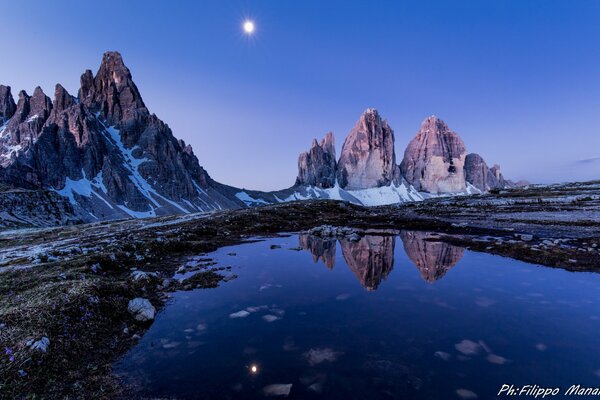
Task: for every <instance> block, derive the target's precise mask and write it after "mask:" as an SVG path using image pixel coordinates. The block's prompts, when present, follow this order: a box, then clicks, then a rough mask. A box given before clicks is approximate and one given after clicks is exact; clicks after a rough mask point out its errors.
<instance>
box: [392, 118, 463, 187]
mask: <svg viewBox="0 0 600 400" xmlns="http://www.w3.org/2000/svg"><path fill="white" fill-rule="evenodd" d="M466 155H467V151H466V148H465V144H464V143H463V141H462V140H461V138H460V137H459V136H458V135H457V134H456V133H455V132H453V131H451V130H450V128H448V125H446V123H445V122H444V121H442V120H441V119H439V118H437V117H436V116H431V117H429V118H427V119H425V121H423V123H422V124H421V128H420V129H419V131H418V132H417V135H416V136H415V138H414V139H413V140H412V141H411V142H410V143H409V145H408V147H407V148H406V151H405V152H404V159H403V160H402V163H401V164H400V171H401V173H402V175H403V176H404V178H405V179H406V180H407V181H408V183H410V184H411V185H413V186H414V187H415V189H417V190H419V191H424V192H429V193H434V194H437V193H454V192H462V191H464V190H466V183H465V175H464V171H463V167H464V163H465V157H466Z"/></svg>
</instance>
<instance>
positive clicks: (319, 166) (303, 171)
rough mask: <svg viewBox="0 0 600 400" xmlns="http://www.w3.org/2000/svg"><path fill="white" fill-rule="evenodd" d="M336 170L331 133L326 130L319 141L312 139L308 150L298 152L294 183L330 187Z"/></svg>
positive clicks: (322, 187) (332, 184)
mask: <svg viewBox="0 0 600 400" xmlns="http://www.w3.org/2000/svg"><path fill="white" fill-rule="evenodd" d="M336 171H337V162H336V161H335V145H334V142H333V133H331V132H328V133H327V134H326V135H325V138H323V139H322V140H321V142H320V143H317V140H316V139H313V142H312V145H311V146H310V150H309V151H308V152H304V153H302V154H300V157H299V158H298V177H297V178H296V185H307V186H315V187H318V188H321V189H327V188H332V187H333V186H334V185H335V179H336Z"/></svg>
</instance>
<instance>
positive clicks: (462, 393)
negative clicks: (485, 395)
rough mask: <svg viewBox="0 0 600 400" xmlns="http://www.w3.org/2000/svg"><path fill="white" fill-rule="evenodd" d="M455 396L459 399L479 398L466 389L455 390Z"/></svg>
mask: <svg viewBox="0 0 600 400" xmlns="http://www.w3.org/2000/svg"><path fill="white" fill-rule="evenodd" d="M456 394H457V395H458V397H460V398H461V399H476V398H478V397H479V396H477V394H476V393H474V392H472V391H470V390H467V389H456Z"/></svg>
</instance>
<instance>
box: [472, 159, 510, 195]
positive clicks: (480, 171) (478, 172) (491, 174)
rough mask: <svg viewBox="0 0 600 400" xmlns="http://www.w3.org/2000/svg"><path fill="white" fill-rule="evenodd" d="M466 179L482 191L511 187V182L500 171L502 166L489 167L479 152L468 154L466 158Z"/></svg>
mask: <svg viewBox="0 0 600 400" xmlns="http://www.w3.org/2000/svg"><path fill="white" fill-rule="evenodd" d="M465 179H466V180H467V182H469V183H470V184H472V185H473V186H475V187H476V188H477V189H479V190H481V191H484V192H485V191H488V190H491V189H502V188H506V187H511V186H512V185H511V184H510V182H508V181H507V180H505V179H504V177H503V176H502V173H500V166H499V165H497V164H496V165H494V166H493V167H492V168H489V167H488V166H487V164H486V163H485V161H484V160H483V158H482V157H481V156H480V155H479V154H475V153H470V154H467V157H466V159H465Z"/></svg>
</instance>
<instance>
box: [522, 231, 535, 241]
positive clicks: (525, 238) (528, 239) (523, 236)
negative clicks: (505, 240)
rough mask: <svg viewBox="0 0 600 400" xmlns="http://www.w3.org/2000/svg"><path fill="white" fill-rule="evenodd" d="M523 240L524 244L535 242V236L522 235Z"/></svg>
mask: <svg viewBox="0 0 600 400" xmlns="http://www.w3.org/2000/svg"><path fill="white" fill-rule="evenodd" d="M521 240H522V241H524V242H530V241H532V240H533V235H528V234H525V233H523V234H521Z"/></svg>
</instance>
